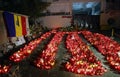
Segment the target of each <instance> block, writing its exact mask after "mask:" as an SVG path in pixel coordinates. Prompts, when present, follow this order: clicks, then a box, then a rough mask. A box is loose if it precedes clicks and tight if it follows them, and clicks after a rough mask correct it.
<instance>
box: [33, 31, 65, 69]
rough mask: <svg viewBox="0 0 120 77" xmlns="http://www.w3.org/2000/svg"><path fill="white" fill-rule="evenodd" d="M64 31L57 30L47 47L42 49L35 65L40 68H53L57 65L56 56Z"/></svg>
mask: <svg viewBox="0 0 120 77" xmlns="http://www.w3.org/2000/svg"><path fill="white" fill-rule="evenodd" d="M63 36H64V33H63V32H57V33H56V34H55V36H54V37H53V38H52V40H51V41H50V43H49V44H48V45H47V47H46V49H45V50H43V51H42V53H41V54H40V55H39V57H38V58H37V59H36V60H35V61H34V64H35V66H37V67H38V68H40V69H51V68H52V67H53V66H54V65H55V56H56V53H57V50H58V45H59V44H60V42H61V40H62V37H63Z"/></svg>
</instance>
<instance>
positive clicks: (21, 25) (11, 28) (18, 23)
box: [3, 12, 28, 37]
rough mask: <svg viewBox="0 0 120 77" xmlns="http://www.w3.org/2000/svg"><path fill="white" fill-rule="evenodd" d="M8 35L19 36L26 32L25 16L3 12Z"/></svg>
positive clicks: (26, 21)
mask: <svg viewBox="0 0 120 77" xmlns="http://www.w3.org/2000/svg"><path fill="white" fill-rule="evenodd" d="M3 14H4V19H5V23H6V28H7V32H8V37H15V36H16V37H20V36H23V35H26V34H27V28H26V27H27V23H28V20H27V17H25V16H20V15H18V14H11V13H8V12H4V13H3Z"/></svg>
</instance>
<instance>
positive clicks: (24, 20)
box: [21, 16, 27, 35]
mask: <svg viewBox="0 0 120 77" xmlns="http://www.w3.org/2000/svg"><path fill="white" fill-rule="evenodd" d="M21 22H22V34H23V35H26V34H27V31H26V17H24V16H21Z"/></svg>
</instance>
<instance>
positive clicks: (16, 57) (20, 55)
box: [9, 32, 51, 62]
mask: <svg viewBox="0 0 120 77" xmlns="http://www.w3.org/2000/svg"><path fill="white" fill-rule="evenodd" d="M50 35H51V32H47V33H45V34H43V35H42V36H41V37H40V38H38V39H35V40H33V41H31V42H30V43H29V44H28V45H25V46H24V47H23V48H21V49H20V50H18V51H17V52H15V53H14V54H12V55H11V56H10V57H9V59H10V60H11V61H14V62H20V61H21V60H23V59H24V58H26V57H27V56H29V55H30V54H31V53H32V52H33V51H34V49H35V48H36V47H37V46H38V44H40V42H41V41H42V40H44V39H46V38H47V37H49V36H50Z"/></svg>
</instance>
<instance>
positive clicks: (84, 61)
mask: <svg viewBox="0 0 120 77" xmlns="http://www.w3.org/2000/svg"><path fill="white" fill-rule="evenodd" d="M66 48H67V49H68V52H69V53H71V56H72V57H71V58H70V60H69V62H67V63H66V64H65V68H66V70H67V71H70V72H73V73H77V74H84V75H102V74H103V73H104V72H106V69H105V68H103V66H102V64H101V62H100V61H99V60H97V58H96V57H95V56H94V54H93V53H92V51H90V49H89V47H88V46H87V45H86V44H85V43H84V42H83V41H82V39H81V38H80V37H79V36H78V34H77V33H72V34H69V35H68V37H67V39H66Z"/></svg>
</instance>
